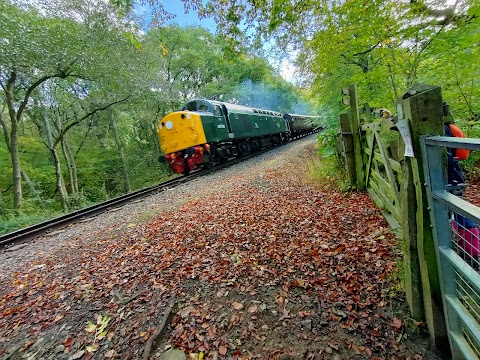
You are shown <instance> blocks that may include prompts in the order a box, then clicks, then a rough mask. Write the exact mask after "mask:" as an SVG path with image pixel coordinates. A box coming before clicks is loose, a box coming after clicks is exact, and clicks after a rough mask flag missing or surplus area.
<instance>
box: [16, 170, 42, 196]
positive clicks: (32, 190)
mask: <svg viewBox="0 0 480 360" xmlns="http://www.w3.org/2000/svg"><path fill="white" fill-rule="evenodd" d="M20 173H21V175H22V180H23V181H24V182H25V184H26V185H27V186H28V190H29V191H30V194H31V195H32V197H33V198H34V199H35V201H36V202H37V203H38V204H41V203H43V201H42V198H41V197H40V194H39V193H38V191H37V189H35V184H34V183H33V181H32V180H30V177H29V176H28V175H27V173H26V172H25V171H24V170H20Z"/></svg>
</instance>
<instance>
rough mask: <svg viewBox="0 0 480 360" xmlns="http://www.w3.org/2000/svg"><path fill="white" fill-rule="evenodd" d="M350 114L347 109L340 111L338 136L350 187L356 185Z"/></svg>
mask: <svg viewBox="0 0 480 360" xmlns="http://www.w3.org/2000/svg"><path fill="white" fill-rule="evenodd" d="M350 123H351V120H350V114H349V112H348V111H343V112H341V113H340V131H341V133H340V136H341V146H342V155H343V158H344V161H345V169H346V171H347V176H348V180H349V181H350V185H351V186H352V187H355V186H357V176H356V170H355V153H354V146H353V136H352V127H351V125H350Z"/></svg>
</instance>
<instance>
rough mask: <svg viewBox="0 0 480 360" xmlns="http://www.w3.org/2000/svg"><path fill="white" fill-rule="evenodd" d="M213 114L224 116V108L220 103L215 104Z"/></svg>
mask: <svg viewBox="0 0 480 360" xmlns="http://www.w3.org/2000/svg"><path fill="white" fill-rule="evenodd" d="M213 114H214V115H215V116H222V108H221V107H220V106H219V105H215V109H214V112H213Z"/></svg>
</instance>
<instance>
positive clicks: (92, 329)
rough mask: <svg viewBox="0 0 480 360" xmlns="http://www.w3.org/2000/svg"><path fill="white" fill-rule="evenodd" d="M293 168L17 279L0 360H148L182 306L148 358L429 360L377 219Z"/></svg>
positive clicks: (235, 182) (389, 240) (248, 173)
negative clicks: (44, 350) (19, 357)
mask: <svg viewBox="0 0 480 360" xmlns="http://www.w3.org/2000/svg"><path fill="white" fill-rule="evenodd" d="M309 146H311V144H310V145H309ZM303 154H306V153H303ZM289 159H290V160H285V162H284V163H281V164H280V165H279V164H278V163H275V162H273V165H271V164H270V165H269V166H267V165H264V166H263V167H259V169H257V167H253V169H249V170H242V171H239V172H238V173H236V174H234V175H228V176H225V177H222V180H221V181H222V184H218V180H216V181H215V182H213V183H208V180H206V179H205V180H202V181H197V182H196V183H197V185H196V186H211V187H218V188H219V190H218V191H214V192H213V193H211V194H210V195H207V196H204V197H199V198H198V199H191V200H189V201H187V202H186V203H185V204H184V205H183V206H182V207H180V208H178V210H175V211H168V212H161V213H159V214H158V216H156V217H155V218H154V219H152V220H151V221H149V222H147V223H144V224H141V223H138V224H136V223H130V224H119V227H118V228H116V229H106V230H105V232H104V233H105V236H104V237H102V238H97V239H90V240H88V241H81V242H79V243H77V244H74V245H72V249H65V251H62V252H60V253H57V254H52V256H51V257H50V258H49V259H45V260H44V261H42V262H39V263H37V264H32V266H31V267H30V268H29V269H25V270H24V271H22V272H20V273H17V274H16V275H15V276H14V277H13V278H12V281H11V282H10V283H8V284H2V288H3V290H2V293H1V294H2V299H1V301H0V356H2V355H5V354H6V353H8V352H9V351H12V348H14V347H15V345H18V346H17V349H15V351H16V352H17V353H18V354H22V353H25V354H26V353H28V352H29V351H32V350H31V349H33V348H35V346H36V342H37V341H38V339H39V338H49V337H48V336H47V335H48V334H56V335H55V336H52V337H51V338H52V340H51V342H52V346H51V349H52V350H49V351H50V353H51V354H54V357H53V358H56V359H57V358H58V359H69V358H80V359H89V358H119V359H127V358H131V359H136V358H141V357H142V356H143V349H144V347H145V343H146V342H147V340H148V339H149V338H150V337H151V336H152V334H154V333H155V331H156V330H157V329H158V325H159V323H160V321H161V319H162V315H163V311H164V310H165V308H166V306H167V304H168V303H169V301H171V299H172V298H173V299H175V303H176V306H175V308H174V312H173V313H174V316H173V318H171V319H169V320H170V321H169V324H168V326H167V327H166V329H165V331H164V333H163V334H162V336H161V338H160V339H159V341H158V342H157V344H156V345H157V350H156V352H155V353H154V354H153V355H152V357H153V358H156V357H158V356H159V354H161V352H162V351H163V350H164V349H165V348H170V347H173V348H179V349H182V350H184V351H185V352H186V354H191V355H189V356H190V357H191V358H196V359H199V358H202V357H203V358H218V359H250V358H261V359H276V358H282V359H288V358H292V359H323V358H326V359H330V358H331V359H404V358H411V359H414V358H415V359H421V358H422V356H424V352H425V350H424V349H422V344H423V342H422V341H423V338H422V337H421V336H420V335H419V332H420V331H419V330H418V329H416V325H418V324H416V325H415V324H413V323H410V324H407V323H405V320H404V318H403V317H402V314H403V311H404V310H405V308H404V306H405V305H404V304H402V302H403V301H404V300H403V298H402V295H401V294H399V293H398V284H395V283H394V282H393V281H392V278H393V276H392V274H393V272H394V271H395V267H396V261H395V259H396V258H398V257H399V256H401V255H399V252H398V244H397V240H396V239H395V237H394V235H393V234H392V233H391V232H390V231H389V230H388V228H387V225H386V222H385V221H384V220H383V218H382V217H381V214H380V213H379V211H378V210H377V209H376V208H375V207H374V205H373V204H372V202H371V201H370V200H369V199H368V197H367V196H366V195H365V194H362V193H351V194H341V193H339V192H336V191H333V190H331V189H330V190H329V189H323V190H322V189H319V188H318V187H315V186H313V185H312V184H311V182H308V181H306V180H305V177H304V176H303V167H302V166H299V162H298V158H289ZM172 191H176V192H177V193H178V195H179V196H181V188H177V189H175V190H172ZM49 339H50V338H49ZM55 351H56V352H55Z"/></svg>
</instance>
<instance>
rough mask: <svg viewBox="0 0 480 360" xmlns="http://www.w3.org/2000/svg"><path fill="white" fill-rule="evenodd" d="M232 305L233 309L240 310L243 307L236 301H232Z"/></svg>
mask: <svg viewBox="0 0 480 360" xmlns="http://www.w3.org/2000/svg"><path fill="white" fill-rule="evenodd" d="M232 306H233V308H234V309H235V310H242V309H243V304H242V303H239V302H236V301H234V302H233V303H232Z"/></svg>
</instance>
